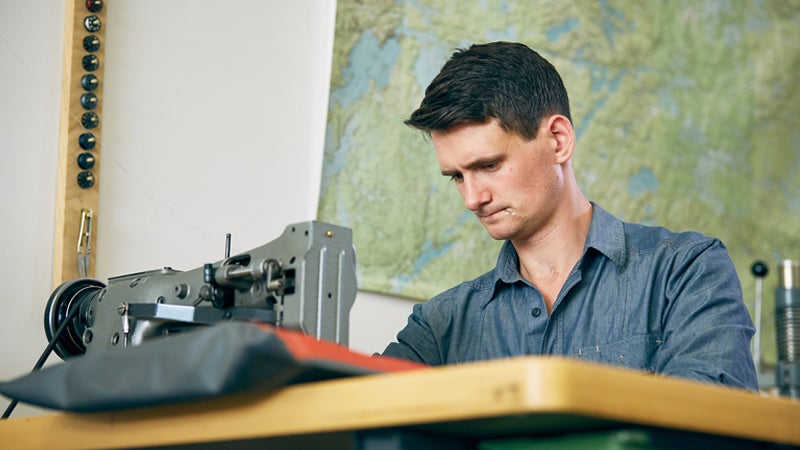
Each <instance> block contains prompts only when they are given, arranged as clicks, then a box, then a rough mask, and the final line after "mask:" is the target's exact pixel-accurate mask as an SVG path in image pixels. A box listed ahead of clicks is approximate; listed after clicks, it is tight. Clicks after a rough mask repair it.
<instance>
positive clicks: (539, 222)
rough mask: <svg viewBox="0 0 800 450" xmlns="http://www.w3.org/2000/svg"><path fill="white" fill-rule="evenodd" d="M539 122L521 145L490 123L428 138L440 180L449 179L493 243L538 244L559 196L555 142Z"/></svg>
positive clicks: (561, 179)
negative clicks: (498, 241)
mask: <svg viewBox="0 0 800 450" xmlns="http://www.w3.org/2000/svg"><path fill="white" fill-rule="evenodd" d="M547 123H548V120H547V119H545V120H544V121H542V125H541V126H540V129H539V132H538V133H537V137H536V139H534V140H531V141H525V140H524V139H522V138H521V137H519V136H517V135H516V134H512V133H508V132H506V131H504V130H503V129H502V128H501V127H500V126H499V125H498V124H497V122H496V121H494V120H492V121H490V122H488V123H483V124H480V123H476V124H466V125H461V126H459V127H457V128H454V129H452V130H448V131H442V132H432V133H431V139H432V141H433V146H434V149H435V150H436V157H437V158H438V160H439V166H440V168H441V170H442V175H444V176H447V177H450V178H452V179H453V182H454V183H455V185H456V187H457V188H458V192H459V193H460V194H461V197H462V198H463V199H464V205H465V206H466V207H467V208H468V209H469V210H470V211H472V212H473V213H475V215H476V216H477V217H478V220H480V221H481V223H482V224H483V226H484V227H486V230H487V231H488V232H489V234H490V235H491V236H492V237H493V238H495V239H502V240H511V241H512V242H515V243H520V244H521V243H524V242H526V241H530V240H531V239H533V240H535V239H537V238H538V239H543V238H545V237H546V234H547V232H548V225H550V224H551V219H552V218H553V216H554V214H555V211H556V208H557V207H558V204H559V200H560V198H561V196H562V195H563V192H564V189H563V187H564V171H563V167H562V165H561V164H559V161H558V160H557V157H556V150H555V149H556V139H555V138H554V137H553V135H552V134H551V133H550V132H549V130H548V127H547Z"/></svg>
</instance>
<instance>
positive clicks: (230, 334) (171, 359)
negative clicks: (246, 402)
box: [0, 322, 374, 412]
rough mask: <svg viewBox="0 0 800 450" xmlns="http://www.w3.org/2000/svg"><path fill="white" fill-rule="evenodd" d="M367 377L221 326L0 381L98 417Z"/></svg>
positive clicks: (252, 331)
mask: <svg viewBox="0 0 800 450" xmlns="http://www.w3.org/2000/svg"><path fill="white" fill-rule="evenodd" d="M366 373H374V371H373V370H369V369H366V368H363V367H358V366H356V365H352V364H346V363H341V362H337V361H334V360H325V359H313V360H298V359H297V358H295V357H294V356H293V355H292V354H291V353H290V352H289V350H288V349H287V347H286V346H285V345H284V342H283V341H282V340H281V338H280V336H278V335H277V334H275V333H273V332H270V331H269V330H265V329H262V328H260V327H258V326H256V325H254V324H248V323H243V322H225V323H222V324H219V325H214V326H211V327H205V328H201V329H198V330H195V331H191V332H187V333H185V334H182V335H179V336H171V337H169V338H162V339H156V340H150V341H146V342H145V343H143V344H141V345H138V346H135V347H131V348H127V349H123V350H111V349H109V350H100V351H96V352H94V353H89V354H86V355H82V356H78V357H75V358H72V359H70V360H68V361H65V362H63V363H60V364H57V365H54V366H50V367H47V368H45V369H42V370H41V371H38V372H34V373H31V374H30V375H26V376H23V377H20V378H17V379H15V380H12V381H9V382H0V394H3V395H5V396H6V397H9V398H11V399H14V400H18V401H20V402H23V403H29V404H31V405H36V406H40V407H44V408H51V409H58V410H63V411H73V412H97V411H109V410H120V409H127V408H135V407H141V406H154V405H160V404H166V403H174V402H180V401H189V400H197V399H202V398H207V397H212V396H216V395H220V394H225V393H233V392H240V391H245V390H252V389H261V390H268V389H274V388H276V387H279V386H284V385H287V384H292V383H298V382H306V381H314V380H321V379H329V378H337V377H343V376H350V375H359V374H366Z"/></svg>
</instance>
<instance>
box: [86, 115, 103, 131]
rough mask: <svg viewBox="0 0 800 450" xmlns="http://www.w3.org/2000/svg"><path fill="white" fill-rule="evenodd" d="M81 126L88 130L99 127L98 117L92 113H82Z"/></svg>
mask: <svg viewBox="0 0 800 450" xmlns="http://www.w3.org/2000/svg"><path fill="white" fill-rule="evenodd" d="M81 125H83V128H86V129H88V130H91V129H92V128H97V126H98V125H100V117H99V116H98V115H97V114H95V113H93V112H87V113H84V114H83V115H82V116H81Z"/></svg>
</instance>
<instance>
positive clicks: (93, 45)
mask: <svg viewBox="0 0 800 450" xmlns="http://www.w3.org/2000/svg"><path fill="white" fill-rule="evenodd" d="M83 49H84V50H86V51H87V52H89V53H93V52H96V51H98V50H100V38H99V37H97V36H95V35H93V34H90V35H89V36H86V37H85V38H83Z"/></svg>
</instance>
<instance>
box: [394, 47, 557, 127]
mask: <svg viewBox="0 0 800 450" xmlns="http://www.w3.org/2000/svg"><path fill="white" fill-rule="evenodd" d="M553 114H561V115H563V116H565V117H567V119H569V120H570V122H572V117H571V116H570V112H569V97H568V96H567V90H566V89H565V88H564V83H563V81H562V80H561V76H560V75H559V74H558V71H556V69H555V67H553V65H552V64H550V62H548V61H547V60H546V59H544V58H543V57H542V56H541V55H539V53H537V52H536V51H534V50H532V49H531V48H529V47H527V46H526V45H524V44H519V43H513V42H492V43H488V44H475V45H472V46H471V47H469V48H468V49H466V50H464V49H458V50H456V51H455V53H453V55H452V56H451V57H450V59H449V60H448V61H447V62H446V63H445V65H444V67H442V70H441V71H440V72H439V75H437V76H436V78H434V79H433V81H432V82H431V84H430V85H429V86H428V88H427V89H426V90H425V98H423V99H422V103H421V104H420V106H419V108H417V110H416V111H414V112H413V113H412V114H411V117H409V119H408V120H406V121H405V124H406V125H409V126H412V127H414V128H417V129H419V130H422V131H424V132H426V133H428V134H430V132H432V131H446V130H448V129H451V128H453V127H456V126H458V125H462V124H466V123H486V122H489V121H490V120H491V119H497V121H498V123H499V125H500V126H501V127H502V128H503V129H504V130H506V131H508V132H511V133H515V134H517V135H519V136H520V137H522V138H524V139H527V140H531V139H534V138H535V137H536V133H537V131H538V129H539V124H540V123H541V121H542V119H544V118H545V117H549V116H551V115H553Z"/></svg>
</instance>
